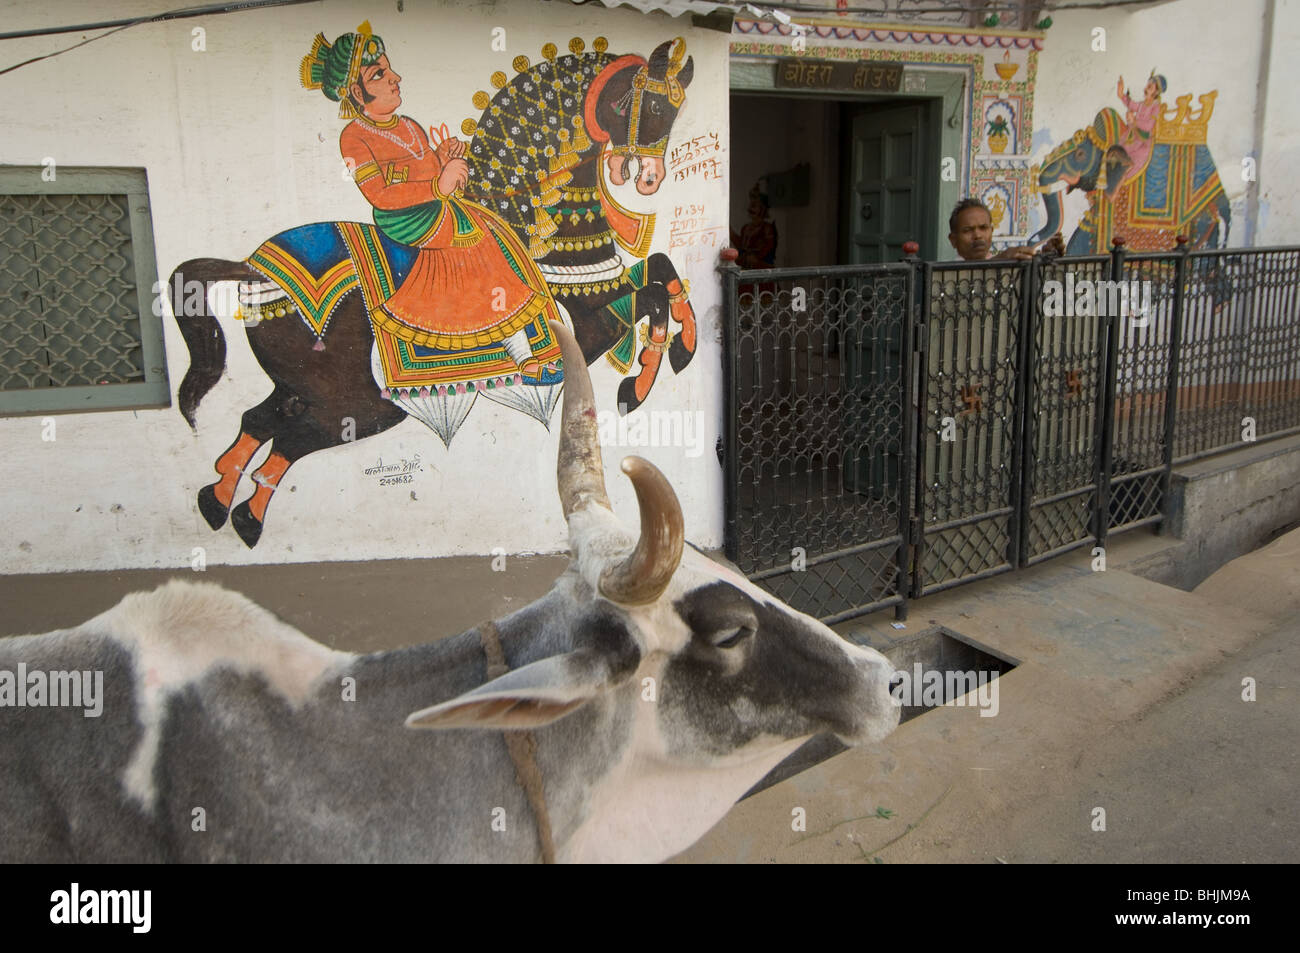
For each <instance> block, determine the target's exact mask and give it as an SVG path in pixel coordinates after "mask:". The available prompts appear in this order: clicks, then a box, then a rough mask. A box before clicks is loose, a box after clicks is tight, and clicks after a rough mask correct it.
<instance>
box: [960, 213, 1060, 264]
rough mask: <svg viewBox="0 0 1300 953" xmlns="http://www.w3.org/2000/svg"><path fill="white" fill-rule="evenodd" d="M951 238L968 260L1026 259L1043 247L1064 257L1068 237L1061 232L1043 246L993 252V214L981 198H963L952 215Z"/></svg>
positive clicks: (1024, 246)
mask: <svg viewBox="0 0 1300 953" xmlns="http://www.w3.org/2000/svg"><path fill="white" fill-rule="evenodd" d="M948 241H949V242H950V243H951V244H952V247H953V248H955V249H956V250H957V254H958V255H960V256H961V257H962V258H964V259H965V260H966V261H987V260H988V259H990V258H997V259H1000V260H1007V261H1023V260H1025V259H1027V258H1033V257H1034V255H1035V254H1036V253H1037V252H1038V251H1039V250H1040V249H1045V250H1048V251H1049V252H1050V253H1052V254H1054V255H1056V256H1060V255H1064V254H1065V240H1064V239H1063V238H1062V237H1061V233H1060V232H1057V233H1056V234H1055V235H1053V236H1052V237H1051V238H1049V239H1048V240H1047V241H1046V242H1044V243H1043V244H1042V245H1021V246H1019V247H1017V248H1007V249H1004V250H1002V251H1001V252H999V253H998V254H996V255H995V254H993V215H992V213H991V212H989V210H988V206H986V205H985V204H984V203H983V202H981V201H980V200H979V199H962V200H961V201H960V202H958V203H957V205H956V207H955V208H953V210H952V214H951V215H950V216H948Z"/></svg>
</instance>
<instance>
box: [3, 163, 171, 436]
mask: <svg viewBox="0 0 1300 953" xmlns="http://www.w3.org/2000/svg"><path fill="white" fill-rule="evenodd" d="M160 287H161V286H160V285H159V284H158V266H157V257H156V256H155V254H154V242H153V221H152V218H151V215H150V210H149V182H148V177H147V176H146V174H145V170H144V169H113V168H86V167H79V168H70V167H64V166H61V165H56V164H55V163H54V162H53V161H52V160H47V164H46V165H41V166H0V416H17V415H24V414H50V413H84V412H90V411H111V410H136V409H144V408H155V407H168V406H170V404H171V386H170V384H169V382H168V379H167V359H166V354H165V352H164V350H163V332H162V318H161V315H160V310H161V308H160V304H159V303H158V300H157V299H158V295H157V294H156V293H155V289H156V288H160Z"/></svg>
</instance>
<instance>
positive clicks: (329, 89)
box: [298, 20, 384, 119]
mask: <svg viewBox="0 0 1300 953" xmlns="http://www.w3.org/2000/svg"><path fill="white" fill-rule="evenodd" d="M383 55H384V41H383V40H381V39H380V38H379V37H377V36H373V35H372V34H371V32H370V21H369V20H367V21H366V22H365V23H363V24H361V26H359V27H357V32H356V33H344V34H343V35H342V36H341V37H339V38H338V39H337V40H335V41H334V45H333V46H331V45H330V44H329V43H328V42H327V41H326V39H325V34H324V33H317V34H316V40H315V42H313V43H312V45H311V52H310V53H308V54H307V55H306V56H304V57H303V58H302V66H301V67H299V71H298V75H299V78H300V79H301V80H302V85H303V86H304V87H305V88H306V89H319V90H320V91H321V92H323V93H324V94H325V95H326V96H327V97H329V98H330V99H332V100H333V101H334V102H336V103H338V104H339V115H340V116H341V117H343V118H344V119H355V118H356V116H357V110H356V107H354V106H353V105H352V100H351V99H349V98H348V89H349V88H351V86H352V84H353V83H355V82H358V81H359V78H360V75H361V68H362V67H363V66H374V65H375V64H376V63H378V62H379V57H381V56H383Z"/></svg>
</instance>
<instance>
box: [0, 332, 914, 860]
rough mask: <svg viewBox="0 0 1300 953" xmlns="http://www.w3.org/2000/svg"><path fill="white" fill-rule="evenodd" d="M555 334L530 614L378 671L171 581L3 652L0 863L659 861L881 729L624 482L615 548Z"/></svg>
mask: <svg viewBox="0 0 1300 953" xmlns="http://www.w3.org/2000/svg"><path fill="white" fill-rule="evenodd" d="M554 327H555V330H556V333H557V335H558V336H559V338H560V341H561V346H562V352H563V360H564V368H565V371H566V381H565V385H566V386H565V396H564V409H563V414H562V428H563V431H562V434H561V438H560V450H559V463H558V482H559V493H560V498H561V503H562V505H563V509H564V514H565V517H566V519H567V521H568V529H569V541H570V550H571V561H570V564H569V566H568V568H567V569H566V571H565V572H564V573H563V574H562V575H561V576H560V577H559V578H558V579H557V580H556V582H555V584H554V585H553V587H552V588H551V589H550V590H549V592H547V594H546V595H544V596H543V597H542V598H540V599H538V600H537V601H536V602H533V603H532V604H530V605H528V606H526V607H525V608H523V609H520V610H519V611H517V612H514V613H513V614H511V615H508V616H505V617H504V618H501V619H498V620H495V621H493V622H487V623H484V624H483V625H481V626H478V627H476V628H475V629H471V630H470V631H467V632H464V633H461V634H460V635H458V636H454V637H451V638H448V639H444V640H441V641H437V642H433V643H431V644H425V645H417V646H414V647H411V648H406V649H401V650H397V651H383V652H375V653H371V654H353V653H349V652H342V651H336V650H333V649H330V648H327V647H326V646H324V645H322V644H320V643H318V642H316V641H314V640H312V639H311V638H309V637H308V636H306V635H304V634H303V633H301V632H299V631H297V630H296V629H294V628H292V627H291V626H289V625H286V624H285V623H283V622H281V621H279V620H277V619H276V618H275V617H274V616H272V615H271V614H270V613H269V612H267V611H266V610H264V609H262V608H261V607H259V606H257V605H256V604H254V603H253V602H251V601H250V600H248V599H246V598H245V597H243V596H241V595H239V594H236V593H233V592H230V591H227V590H225V589H222V588H220V587H217V586H213V585H209V584H194V583H187V582H180V581H172V582H169V583H168V584H166V585H164V586H163V587H162V588H160V589H158V590H156V591H154V592H152V593H147V594H135V595H130V596H127V597H126V598H125V599H124V600H123V601H122V602H121V603H119V604H118V605H117V606H115V607H114V608H112V609H110V610H108V611H107V612H105V613H103V614H102V615H99V616H97V617H95V618H94V619H91V620H90V621H88V622H86V623H84V624H82V625H80V626H78V627H76V628H73V629H65V630H61V631H58V632H52V633H49V634H46V635H35V636H18V637H12V638H7V639H0V765H3V767H2V768H0V772H2V774H0V818H3V822H2V823H3V826H4V831H3V836H2V837H0V860H2V861H4V862H12V861H56V862H154V861H157V862H192V861H200V862H226V861H232V862H233V861H238V862H248V861H279V862H314V861H366V862H369V861H376V862H390V861H398V862H402V861H447V862H466V861H472V862H478V861H484V862H525V861H548V862H549V861H557V862H589V861H614V862H625V861H634V862H650V861H660V860H664V859H666V858H668V857H671V856H672V855H674V854H676V853H678V852H680V851H682V850H684V849H685V848H687V847H689V846H690V845H691V844H692V843H694V842H695V841H696V840H698V839H699V837H700V836H702V835H703V834H704V833H705V832H706V831H707V830H709V828H711V827H712V826H713V825H714V824H715V823H716V822H717V821H718V820H720V819H721V818H722V816H723V815H724V814H726V812H727V811H728V810H729V809H730V808H731V806H732V805H733V804H734V803H735V802H736V801H737V800H738V799H739V798H740V797H741V796H742V795H743V794H744V793H745V791H747V790H748V789H749V788H750V787H751V786H752V785H753V784H754V783H755V782H757V781H758V780H759V779H760V778H762V777H763V776H764V775H765V774H766V773H767V772H768V771H769V770H770V769H772V768H773V767H774V766H775V765H776V764H778V763H779V762H780V761H781V760H782V759H784V758H785V757H787V756H788V755H789V754H791V753H792V752H793V751H794V750H795V749H796V748H798V747H799V746H800V745H801V744H803V743H804V742H805V741H806V740H807V739H809V738H810V737H812V736H814V735H817V734H819V733H822V732H832V733H834V735H835V736H837V737H838V738H839V739H840V740H841V741H843V742H844V743H846V744H850V745H858V744H864V743H868V742H871V741H874V740H877V739H880V738H882V737H884V736H885V735H886V734H888V733H889V732H890V731H892V730H893V728H894V727H895V726H896V725H897V723H898V717H899V709H898V707H897V706H896V704H895V703H894V699H893V698H892V697H891V694H890V687H891V680H892V679H893V676H894V672H893V668H892V666H891V665H890V664H889V663H888V662H887V661H886V659H885V658H884V657H883V656H881V655H880V654H878V653H876V652H874V651H871V650H869V649H864V648H859V647H857V646H855V645H853V644H851V643H849V642H847V641H844V640H842V639H841V638H839V637H838V636H837V635H836V634H835V633H834V632H832V631H831V630H830V629H829V628H827V627H826V626H824V625H822V624H821V623H819V622H817V621H815V620H813V619H811V618H809V617H808V616H805V615H802V614H801V613H799V612H796V611H795V610H793V609H791V608H790V607H789V606H787V605H785V604H783V603H781V602H779V601H778V600H777V599H775V598H774V597H773V596H771V595H770V594H768V593H766V592H764V591H763V590H761V589H759V588H758V587H757V586H755V585H753V584H752V583H750V582H749V581H748V580H746V579H745V578H744V577H743V576H740V575H738V574H736V573H734V572H732V571H730V570H729V569H727V568H725V567H723V566H721V565H720V564H718V563H715V562H714V561H712V560H710V559H709V558H707V557H706V556H704V555H703V554H702V553H700V552H697V551H695V550H694V549H693V548H687V547H685V546H684V545H683V544H684V539H685V537H684V529H683V520H682V513H681V508H680V506H679V504H678V501H677V498H676V496H675V494H674V493H673V490H672V488H671V486H670V485H669V483H668V481H667V480H666V479H665V478H664V476H663V475H662V474H661V473H660V472H659V470H657V469H656V468H655V467H654V466H653V465H651V464H650V463H648V462H647V461H645V460H643V459H640V458H638V457H628V458H626V459H624V460H623V462H622V469H623V471H624V473H625V474H626V475H627V476H628V477H629V478H630V479H631V481H632V484H633V486H634V488H635V490H636V495H637V500H638V503H639V507H640V519H641V527H640V534H639V536H637V535H634V534H632V533H629V532H628V530H627V529H625V528H624V526H623V524H622V523H620V521H619V520H618V519H617V518H616V517H615V515H614V513H613V511H612V509H611V507H610V503H609V500H608V497H607V496H606V491H605V482H604V474H603V469H602V462H601V452H600V445H599V442H598V439H597V427H596V414H595V409H594V403H593V400H592V390H591V382H590V378H589V377H588V375H587V371H586V362H585V361H584V360H583V356H582V353H581V351H580V350H579V348H578V345H577V343H576V341H575V340H574V338H573V337H572V335H570V334H569V333H568V331H567V330H566V329H565V328H563V327H561V326H559V325H555V326H554ZM55 673H63V676H62V677H61V676H59V675H57V674H55ZM6 674H7V675H8V676H9V677H8V678H7V679H6V678H5V676H6ZM20 675H21V676H22V677H21V678H19V676H20ZM78 675H80V676H81V677H80V678H77V677H76V676H78ZM97 686H98V687H97ZM78 688H80V689H81V698H80V707H78V702H77V700H76V698H75V697H74V696H76V695H77V694H78V693H77V691H76V689H78ZM6 689H7V692H6ZM56 695H57V696H58V697H57V698H56V697H55V696H56ZM38 696H39V697H38ZM51 702H61V703H62V704H61V705H59V706H58V707H55V706H53V705H51V704H50V703H51ZM20 703H21V704H20Z"/></svg>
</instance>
